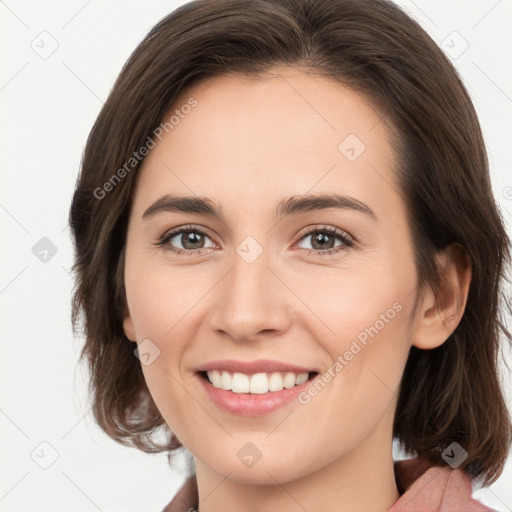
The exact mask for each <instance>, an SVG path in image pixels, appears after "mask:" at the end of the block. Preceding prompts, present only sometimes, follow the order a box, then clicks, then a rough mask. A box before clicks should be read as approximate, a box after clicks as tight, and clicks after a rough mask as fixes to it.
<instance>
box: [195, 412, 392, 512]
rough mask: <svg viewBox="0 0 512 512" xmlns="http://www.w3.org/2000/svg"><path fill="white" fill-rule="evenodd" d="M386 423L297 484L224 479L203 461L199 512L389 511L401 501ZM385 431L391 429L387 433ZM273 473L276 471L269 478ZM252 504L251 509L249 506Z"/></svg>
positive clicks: (198, 471)
mask: <svg viewBox="0 0 512 512" xmlns="http://www.w3.org/2000/svg"><path fill="white" fill-rule="evenodd" d="M386 423H388V422H382V424H381V425H379V427H377V428H376V429H375V430H374V431H373V432H372V435H371V436H370V437H368V438H366V439H365V440H364V441H363V442H362V443H360V444H359V445H358V446H357V448H356V449H355V450H352V451H351V452H348V453H346V454H343V455H342V456H341V457H339V458H337V459H335V460H333V461H332V462H330V463H328V464H326V465H324V466H323V467H321V468H320V469H319V470H317V471H314V472H312V473H308V474H306V475H305V476H302V477H300V478H297V479H294V480H288V481H286V480H285V479H282V480H281V481H278V480H277V479H276V478H272V483H258V482H255V483H247V481H244V482H239V481H237V480H234V479H232V478H229V477H227V478H226V476H224V475H219V474H218V473H216V472H214V471H213V470H212V469H211V468H210V467H208V466H206V465H205V464H203V463H202V462H200V461H199V460H198V459H195V461H196V476H197V486H198V494H199V510H198V512H235V511H237V512H238V511H239V510H247V509H248V508H250V510H251V511H252V512H264V511H268V510H279V511H280V512H297V510H299V509H300V508H302V510H307V511H308V512H317V511H318V512H320V511H321V512H353V511H354V510H357V511H358V512H387V511H388V510H389V509H390V508H391V507H392V506H393V504H394V503H395V501H396V500H398V498H399V493H398V490H397V487H396V482H395V475H394V469H393V454H392V436H391V435H385V434H386V433H389V434H390V432H387V431H389V430H390V429H389V428H385V427H386V425H385V424H386ZM383 430H386V432H384V431H383ZM269 473H270V474H272V471H268V472H266V474H267V475H268V474H269ZM248 504H250V507H248Z"/></svg>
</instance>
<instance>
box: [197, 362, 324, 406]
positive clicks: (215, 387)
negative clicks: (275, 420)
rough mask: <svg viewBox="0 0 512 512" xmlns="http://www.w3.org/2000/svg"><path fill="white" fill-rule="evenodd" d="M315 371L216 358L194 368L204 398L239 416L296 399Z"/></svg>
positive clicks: (289, 366)
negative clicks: (204, 395)
mask: <svg viewBox="0 0 512 512" xmlns="http://www.w3.org/2000/svg"><path fill="white" fill-rule="evenodd" d="M317 375H319V372H318V371H308V370H307V369H306V368H303V367H299V366H293V365H288V364H285V363H280V362H276V361H251V362H241V361H232V360H231V361H217V362H212V363H209V364H206V365H203V366H202V367H200V368H196V376H197V377H198V380H199V382H200V385H201V387H202V389H203V390H204V391H205V392H206V395H207V397H208V398H209V399H210V400H211V401H212V402H213V403H214V404H215V405H216V406H218V407H219V408H220V409H222V410H223V411H225V412H229V413H232V414H237V415H240V416H260V415H264V414H268V413H271V412H273V411H276V410H277V409H279V408H281V407H282V406H284V405H286V404H288V403H290V402H292V401H293V400H294V399H297V396H298V395H299V394H300V393H301V392H302V391H304V390H305V388H306V387H308V386H309V385H310V384H311V381H312V380H313V379H314V378H315V377H316V376H317Z"/></svg>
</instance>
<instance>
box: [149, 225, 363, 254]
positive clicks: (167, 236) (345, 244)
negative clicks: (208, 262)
mask: <svg viewBox="0 0 512 512" xmlns="http://www.w3.org/2000/svg"><path fill="white" fill-rule="evenodd" d="M186 232H192V233H198V234H201V235H205V236H207V237H208V238H211V237H210V236H209V235H208V233H206V232H205V231H203V230H202V229H199V228H198V227H196V226H193V225H190V226H184V227H182V228H178V229H175V230H171V231H167V232H166V233H164V234H163V235H162V236H161V237H160V239H159V241H158V242H157V243H156V245H158V246H160V247H163V248H166V249H167V250H169V251H171V252H173V253H175V254H187V255H188V256H200V255H202V254H204V253H205V252H207V251H208V249H209V248H206V249H177V248H175V247H172V246H171V244H170V243H169V242H170V240H172V239H173V238H174V237H175V236H177V235H180V234H182V233H186ZM319 233H327V234H329V235H332V236H334V237H335V238H337V239H338V240H341V242H342V245H341V246H338V247H337V248H332V249H327V250H325V251H320V250H317V249H303V250H305V251H308V253H307V254H308V256H310V255H314V256H320V255H322V256H324V255H331V254H337V253H341V252H342V251H347V250H348V249H350V248H351V247H353V245H354V244H355V241H354V240H353V239H352V238H350V237H349V236H348V235H347V234H346V233H345V232H344V231H341V230H339V229H336V228H332V227H329V226H323V227H322V228H316V229H313V230H311V231H308V232H307V233H304V234H303V235H302V236H301V237H300V238H299V242H300V241H301V240H303V239H304V238H307V237H308V236H312V235H315V234H319ZM165 246H168V247H165Z"/></svg>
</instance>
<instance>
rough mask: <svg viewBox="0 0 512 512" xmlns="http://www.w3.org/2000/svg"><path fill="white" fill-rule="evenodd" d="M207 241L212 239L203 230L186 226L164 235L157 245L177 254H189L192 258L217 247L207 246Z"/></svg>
mask: <svg viewBox="0 0 512 512" xmlns="http://www.w3.org/2000/svg"><path fill="white" fill-rule="evenodd" d="M206 239H210V237H209V236H208V234H207V233H206V232H205V231H203V230H202V229H199V228H197V227H196V226H184V227H181V228H178V229H173V230H171V231H167V232H166V233H164V234H163V235H162V237H161V238H160V240H159V241H158V243H157V245H159V246H162V247H164V248H165V249H168V250H169V251H172V252H174V253H176V254H188V255H191V256H192V255H198V254H202V253H203V249H209V248H211V247H215V244H212V245H210V246H205V245H204V244H205V240H206ZM176 245H177V246H176Z"/></svg>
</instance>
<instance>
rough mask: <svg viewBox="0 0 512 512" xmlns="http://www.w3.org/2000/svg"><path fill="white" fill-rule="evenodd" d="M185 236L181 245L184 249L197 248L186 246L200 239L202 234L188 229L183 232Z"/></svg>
mask: <svg viewBox="0 0 512 512" xmlns="http://www.w3.org/2000/svg"><path fill="white" fill-rule="evenodd" d="M183 235H184V236H185V243H183V247H185V248H186V249H197V247H188V246H190V245H192V246H193V245H194V244H195V243H198V242H200V241H201V238H202V235H199V234H197V233H194V232H192V231H189V232H188V233H184V234H183Z"/></svg>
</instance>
